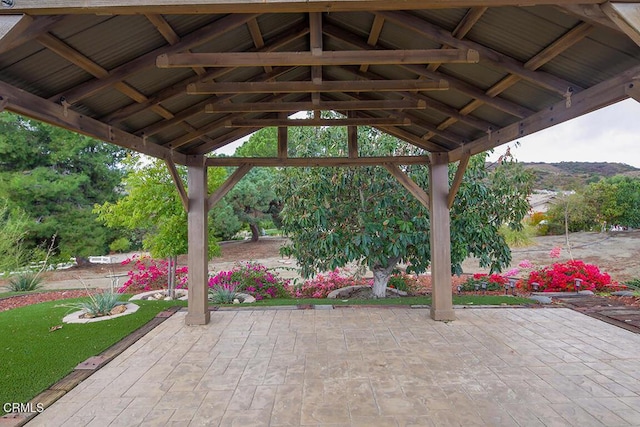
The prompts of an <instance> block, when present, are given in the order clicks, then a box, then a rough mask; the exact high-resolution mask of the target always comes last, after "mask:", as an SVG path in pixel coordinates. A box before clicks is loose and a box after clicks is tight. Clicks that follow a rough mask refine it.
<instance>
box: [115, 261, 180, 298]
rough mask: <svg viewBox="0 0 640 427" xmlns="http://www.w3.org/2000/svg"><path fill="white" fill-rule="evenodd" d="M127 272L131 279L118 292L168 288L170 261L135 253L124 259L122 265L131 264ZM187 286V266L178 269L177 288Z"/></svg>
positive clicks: (138, 291)
mask: <svg viewBox="0 0 640 427" xmlns="http://www.w3.org/2000/svg"><path fill="white" fill-rule="evenodd" d="M131 264H132V266H131V270H129V272H128V273H127V275H128V277H129V279H128V280H127V281H126V282H125V283H124V285H122V287H120V289H118V293H121V294H122V293H140V292H145V291H155V290H161V289H166V288H167V286H168V283H167V282H168V281H167V274H168V272H169V263H168V262H167V260H163V259H162V260H159V259H154V258H151V257H149V256H138V255H134V256H133V257H131V258H127V259H125V260H124V261H122V265H131ZM186 288H187V267H179V268H177V269H176V289H186Z"/></svg>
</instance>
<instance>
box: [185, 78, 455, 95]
mask: <svg viewBox="0 0 640 427" xmlns="http://www.w3.org/2000/svg"><path fill="white" fill-rule="evenodd" d="M448 88H449V84H448V82H447V81H446V80H439V81H420V80H375V81H372V80H353V81H323V82H322V83H321V84H319V85H318V84H314V83H313V82H306V81H282V82H281V81H275V82H273V81H271V82H222V83H193V84H190V85H188V86H187V93H188V94H190V95H209V94H220V93H233V94H239V93H314V92H398V91H407V92H422V91H428V90H447V89H448Z"/></svg>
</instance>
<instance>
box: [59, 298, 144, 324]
mask: <svg viewBox="0 0 640 427" xmlns="http://www.w3.org/2000/svg"><path fill="white" fill-rule="evenodd" d="M124 306H125V307H126V310H125V311H124V312H122V313H119V314H114V315H111V316H100V317H89V318H82V317H80V316H82V315H83V314H85V313H86V311H85V310H80V311H76V312H73V313H71V314H67V315H66V316H64V317H63V318H62V322H64V323H92V322H101V321H103V320H111V319H115V318H116V317H122V316H126V315H128V314H133V313H135V312H136V311H138V309H139V308H140V306H138V305H136V304H132V303H126V304H125V305H124Z"/></svg>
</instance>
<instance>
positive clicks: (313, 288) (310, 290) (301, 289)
mask: <svg viewBox="0 0 640 427" xmlns="http://www.w3.org/2000/svg"><path fill="white" fill-rule="evenodd" d="M357 285H367V286H371V285H373V282H372V281H371V280H364V279H356V278H355V277H347V276H342V275H340V270H339V269H337V268H336V269H335V270H333V271H331V272H329V273H328V274H326V275H324V274H318V275H317V276H316V277H314V278H313V279H311V280H307V281H306V282H304V283H303V284H302V285H301V286H298V287H296V288H295V290H294V293H293V295H294V296H295V297H296V298H326V297H327V295H329V293H330V292H331V291H334V290H336V289H340V288H344V287H347V286H357Z"/></svg>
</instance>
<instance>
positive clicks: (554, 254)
mask: <svg viewBox="0 0 640 427" xmlns="http://www.w3.org/2000/svg"><path fill="white" fill-rule="evenodd" d="M561 251H562V248H561V247H560V246H556V247H555V248H553V249H551V251H550V252H549V257H550V258H560V252H561Z"/></svg>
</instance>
